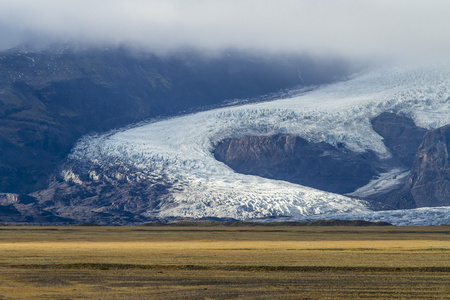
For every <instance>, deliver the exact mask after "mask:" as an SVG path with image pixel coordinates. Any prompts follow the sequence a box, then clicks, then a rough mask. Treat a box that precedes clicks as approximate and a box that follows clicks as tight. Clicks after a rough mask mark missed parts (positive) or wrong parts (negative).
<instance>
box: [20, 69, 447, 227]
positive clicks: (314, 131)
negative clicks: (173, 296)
mask: <svg viewBox="0 0 450 300" xmlns="http://www.w3.org/2000/svg"><path fill="white" fill-rule="evenodd" d="M432 70H434V71H432ZM432 70H424V69H416V68H410V69H408V68H406V69H405V68H397V69H396V68H394V69H387V70H386V69H384V70H377V71H374V72H371V73H368V74H363V75H360V76H357V77H355V78H354V79H352V80H349V81H345V82H340V83H336V84H332V85H329V86H324V87H321V88H318V89H316V90H312V91H306V92H305V91H303V92H302V91H300V92H296V94H292V95H291V96H290V97H288V98H285V99H279V100H274V101H268V102H260V103H254V104H248V105H241V106H233V107H225V108H218V109H213V110H208V111H203V112H199V113H194V114H189V115H184V116H179V117H175V118H169V119H164V120H160V121H153V122H149V123H144V124H138V125H136V126H135V127H129V128H125V129H123V130H119V131H113V132H110V133H108V134H102V135H94V136H86V137H85V138H83V139H82V140H80V141H79V142H78V143H77V145H76V147H75V148H74V149H73V151H72V152H71V154H70V156H69V160H68V161H67V163H66V165H65V166H64V168H63V169H62V171H61V172H60V173H59V174H56V176H55V177H54V179H53V180H52V182H51V184H50V186H49V188H47V189H44V190H41V191H39V192H36V193H33V194H31V197H30V198H27V199H22V200H20V199H19V200H18V203H20V204H21V205H22V206H20V207H19V205H18V204H13V206H14V208H16V209H17V210H19V211H20V212H22V213H24V212H25V213H26V211H25V207H28V208H29V209H31V208H41V209H42V210H44V211H46V212H48V213H51V214H52V215H53V216H55V217H59V218H65V219H72V220H74V222H96V223H102V224H111V223H113V224H138V223H141V222H145V221H149V220H166V219H171V218H227V219H228V218H234V219H255V218H259V219H260V218H270V219H274V218H275V219H276V218H278V219H279V218H283V219H290V220H312V219H327V218H338V219H364V220H369V221H385V222H390V223H393V224H397V225H408V224H409V225H425V224H434V225H439V224H445V223H448V222H450V220H449V218H450V214H449V209H450V208H449V206H441V207H434V208H430V207H429V206H437V205H441V204H444V205H447V203H448V202H445V201H444V202H433V203H428V205H427V206H428V207H422V208H415V209H401V210H398V208H401V207H408V208H414V207H418V206H421V205H422V204H421V203H420V201H419V200H417V199H414V198H410V197H409V196H408V195H406V194H404V193H403V191H407V184H408V178H409V176H410V171H409V169H411V170H414V169H415V167H414V164H413V166H411V165H408V163H410V162H411V160H413V161H416V158H417V156H416V155H414V156H415V157H416V158H414V159H411V157H412V156H413V154H412V153H413V152H414V151H416V152H417V149H415V150H413V149H410V148H411V147H415V148H417V147H419V145H418V144H419V143H420V141H419V140H420V136H421V135H423V132H424V130H426V131H428V130H435V129H438V128H441V127H443V126H444V125H445V124H448V123H450V119H449V116H450V114H449V110H450V107H449V99H450V92H449V83H448V78H449V77H448V76H447V74H448V73H446V72H448V69H445V68H444V69H442V68H441V69H437V70H435V69H432ZM386 128H390V129H392V130H386ZM443 128H445V127H443ZM439 130H440V129H439ZM431 132H433V131H431ZM382 135H383V136H382ZM416 135H418V136H416ZM411 136H414V138H413V139H410V138H408V137H411ZM424 136H425V137H426V136H428V134H425V135H424ZM425 137H424V139H423V143H422V145H425V144H426V138H425ZM220 145H226V147H223V149H222V150H225V151H224V152H223V154H224V156H225V157H229V158H231V160H233V159H235V158H236V157H234V156H233V155H234V154H235V153H236V154H239V153H240V154H242V155H243V157H244V158H245V159H235V161H237V162H241V163H242V162H244V163H247V161H246V159H249V160H250V161H251V163H250V164H248V165H249V166H251V167H252V168H253V169H254V170H258V168H259V169H262V170H263V169H264V168H274V167H275V171H277V172H279V173H278V175H280V174H281V175H283V176H284V175H286V174H288V175H292V174H294V175H296V176H297V175H299V174H300V175H299V178H301V175H303V173H307V174H311V175H314V176H311V177H312V178H313V179H314V180H317V181H316V183H317V182H319V183H320V182H321V183H322V184H323V186H324V187H325V188H327V186H328V187H331V188H336V187H337V188H342V187H341V186H340V184H341V182H342V183H343V182H345V181H346V180H345V178H346V176H349V178H357V179H358V180H361V181H360V182H359V183H357V184H355V183H353V184H354V185H355V186H353V187H349V186H347V187H346V188H347V189H348V190H351V189H353V188H355V190H354V191H352V192H351V193H347V194H345V195H339V194H336V193H331V192H327V191H325V190H318V189H314V188H310V187H306V186H305V185H299V184H297V183H290V182H287V181H284V180H286V179H285V178H284V179H283V178H282V179H283V180H273V179H268V178H263V177H261V176H253V175H245V174H241V173H238V172H235V171H233V170H232V169H230V168H229V167H228V166H226V165H225V164H224V163H221V162H219V161H218V160H217V159H216V157H215V154H214V153H215V152H220V151H221V150H220V147H221V146H220ZM228 149H232V151H228ZM404 149H407V150H408V151H406V152H405V151H404ZM441 152H442V151H441ZM298 153H300V154H298ZM419 153H420V151H419ZM419 155H420V154H418V156H419ZM216 156H217V153H216ZM304 156H306V157H307V158H308V159H307V160H305V164H304V165H302V159H303V158H304ZM272 157H273V159H272ZM370 157H373V159H369V158H370ZM435 157H441V156H440V155H439V156H435ZM308 160H313V161H314V162H316V163H315V164H311V165H308V164H307V161H308ZM441 161H442V159H441ZM325 162H326V165H325V164H324V163H325ZM357 162H360V163H361V164H362V165H363V166H364V165H365V166H367V167H365V168H361V167H360V168H358V167H357V166H356V165H357V164H356V163H357ZM252 164H253V165H252ZM295 164H297V166H302V167H305V168H306V170H305V169H303V170H300V171H297V170H295V166H292V165H295ZM321 164H322V165H321ZM352 164H353V166H355V168H348V167H346V166H347V165H350V166H352ZM238 165H239V164H238ZM317 165H319V166H323V167H324V168H317ZM285 167H286V168H289V170H291V171H288V172H286V171H285V172H284V173H283V172H282V171H283V168H285ZM327 168H329V169H328V170H330V169H331V170H333V172H337V173H338V174H341V175H340V176H342V178H332V179H330V178H331V177H330V176H328V174H329V173H332V172H331V171H327ZM333 168H334V169H333ZM340 168H342V170H340ZM338 169H339V170H338ZM352 172H355V173H352ZM266 173H267V172H266ZM269 173H270V172H269ZM274 173H275V172H274ZM411 174H412V173H411ZM271 175H274V174H271ZM363 175H364V176H363ZM351 176H353V177H351ZM444 176H445V175H444ZM303 178H306V179H307V180H311V179H310V178H309V177H308V176H304V177H303ZM333 182H335V184H334V186H333V184H332V183H333ZM355 182H357V180H356V179H355ZM361 185H362V186H361ZM441 186H443V185H441ZM411 193H412V189H410V194H411ZM443 194H444V195H446V192H444V193H443ZM405 195H406V196H405ZM403 196H405V197H406V198H405V199H402V198H401V197H403ZM361 199H367V200H368V201H365V200H361ZM24 200H26V201H28V202H27V203H23V201H24ZM416 200H417V202H416ZM33 201H34V202H33ZM433 201H434V200H433ZM392 208H396V209H397V210H391V209H392ZM374 209H378V210H379V209H382V210H381V211H374ZM386 209H389V210H386Z"/></svg>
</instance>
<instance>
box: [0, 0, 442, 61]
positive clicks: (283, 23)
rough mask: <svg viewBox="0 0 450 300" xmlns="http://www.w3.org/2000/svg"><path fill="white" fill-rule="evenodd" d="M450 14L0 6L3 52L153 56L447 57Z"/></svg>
mask: <svg viewBox="0 0 450 300" xmlns="http://www.w3.org/2000/svg"><path fill="white" fill-rule="evenodd" d="M449 14H450V1H448V0H428V1H425V0H396V1H394V0H390V1H387V0H371V1H364V0H339V1H338V0H333V1H332V0H240V1H238V0H208V1H206V0H197V1H195V0H192V1H188V0H184V1H182V0H123V1H120V0H0V46H2V47H8V46H13V45H14V44H16V43H18V41H25V40H27V39H29V38H30V37H33V36H37V37H38V38H36V39H39V38H49V39H63V40H69V41H70V40H73V41H84V42H88V43H104V42H106V43H113V44H114V43H117V44H120V43H131V44H134V45H138V46H143V47H149V48H151V49H153V50H155V51H167V50H173V49H176V48H178V47H183V46H188V47H198V48H202V49H210V50H218V49H223V48H228V47H235V48H241V49H264V50H268V51H278V50H282V51H308V52H314V53H333V54H343V55H347V56H359V57H361V56H363V57H364V56H373V55H377V56H411V57H420V56H434V57H436V56H437V57H446V56H448V55H449V53H450V39H449V37H450V18H448V15H449Z"/></svg>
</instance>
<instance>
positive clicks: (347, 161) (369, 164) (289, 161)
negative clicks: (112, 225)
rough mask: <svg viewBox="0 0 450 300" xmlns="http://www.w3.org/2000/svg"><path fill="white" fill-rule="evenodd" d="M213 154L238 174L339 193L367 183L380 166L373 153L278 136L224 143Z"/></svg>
mask: <svg viewBox="0 0 450 300" xmlns="http://www.w3.org/2000/svg"><path fill="white" fill-rule="evenodd" d="M214 155H215V157H216V159H217V160H219V161H222V162H224V163H226V164H227V165H228V166H230V167H231V168H232V169H234V170H235V171H236V172H239V173H243V174H250V175H257V176H261V177H266V178H270V179H278V180H285V181H289V182H292V183H297V184H301V185H305V186H310V187H313V188H317V189H321V190H324V191H329V192H335V193H341V194H345V193H349V192H352V191H354V190H355V189H356V188H357V187H360V186H363V185H365V184H367V183H368V182H369V181H370V180H371V179H372V178H373V177H374V176H375V175H376V174H377V171H376V168H377V166H378V164H379V160H378V158H377V156H376V155H375V154H374V153H372V152H366V153H354V152H351V151H348V150H345V149H337V148H335V147H333V146H332V145H330V144H327V143H323V142H322V143H310V142H308V141H306V140H305V139H302V138H300V137H298V136H293V135H281V134H280V135H271V136H250V137H243V138H239V139H231V140H225V141H223V142H221V143H220V144H219V145H217V147H216V149H215V152H214Z"/></svg>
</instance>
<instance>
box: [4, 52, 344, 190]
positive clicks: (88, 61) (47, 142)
mask: <svg viewBox="0 0 450 300" xmlns="http://www.w3.org/2000/svg"><path fill="white" fill-rule="evenodd" d="M300 67H301V70H302V80H303V82H302V81H301V80H300V79H299V76H298V70H299V69H298V68H300ZM317 70H320V71H318V72H317ZM347 74H348V68H347V67H346V65H345V64H344V63H343V62H339V61H337V60H334V61H332V60H330V61H328V62H325V63H324V62H319V61H314V60H313V59H309V58H307V57H300V56H277V57H270V56H264V55H249V54H245V53H239V52H235V51H230V52H229V53H226V54H224V55H219V56H216V57H210V58H205V57H203V56H202V55H200V54H196V53H190V52H184V53H178V54H174V55H173V56H168V57H157V56H155V55H152V54H148V53H139V52H137V51H131V50H127V49H124V48H114V49H78V50H72V49H71V48H67V47H66V46H64V45H62V46H61V45H57V46H54V47H52V48H49V49H47V50H45V51H34V50H30V49H12V50H10V51H6V52H3V53H0V151H1V156H0V192H4V193H19V194H27V193H29V192H33V191H36V190H39V189H42V188H45V187H46V185H47V181H48V177H49V175H50V174H51V173H52V172H53V171H54V170H55V168H56V167H57V166H58V165H59V164H60V163H61V162H62V160H63V159H64V158H65V157H66V155H67V154H68V153H69V151H70V149H71V148H72V146H73V145H74V143H75V141H76V140H77V139H78V138H80V137H81V136H82V135H84V134H87V133H90V132H94V131H96V132H103V131H106V130H110V129H112V128H116V127H121V126H125V125H127V124H130V123H134V122H137V121H141V120H144V119H146V118H154V117H162V116H173V115H177V114H180V113H182V112H186V111H189V110H198V109H200V108H202V107H211V106H215V105H223V104H224V101H225V100H227V99H235V98H249V97H255V96H259V95H262V94H267V93H271V92H276V91H279V90H280V89H284V88H288V87H292V86H295V85H298V84H302V83H306V84H317V83H327V82H331V81H333V80H336V78H342V77H344V76H346V75H347Z"/></svg>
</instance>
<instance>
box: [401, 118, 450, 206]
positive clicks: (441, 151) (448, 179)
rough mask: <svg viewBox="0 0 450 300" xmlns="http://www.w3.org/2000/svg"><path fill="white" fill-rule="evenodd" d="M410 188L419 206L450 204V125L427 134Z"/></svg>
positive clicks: (415, 162) (413, 168)
mask: <svg viewBox="0 0 450 300" xmlns="http://www.w3.org/2000/svg"><path fill="white" fill-rule="evenodd" d="M406 189H407V190H408V191H409V192H410V193H411V195H412V197H413V199H414V203H415V204H416V206H417V207H425V206H447V205H450V125H446V126H444V127H441V128H438V129H436V130H431V131H429V132H427V133H426V134H425V136H424V138H423V141H422V144H421V145H420V148H419V151H418V152H417V155H416V156H415V159H414V164H413V167H412V169H411V173H410V176H409V178H408V181H407V184H406Z"/></svg>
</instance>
